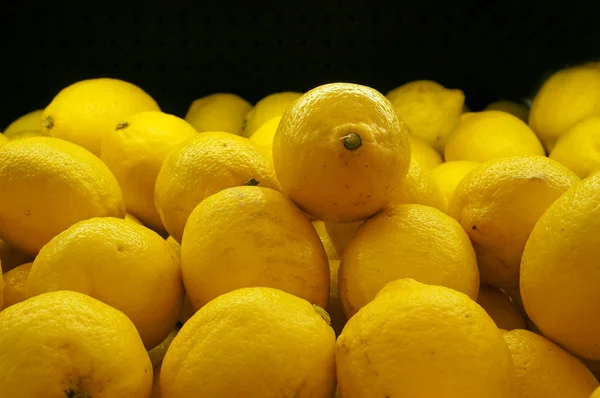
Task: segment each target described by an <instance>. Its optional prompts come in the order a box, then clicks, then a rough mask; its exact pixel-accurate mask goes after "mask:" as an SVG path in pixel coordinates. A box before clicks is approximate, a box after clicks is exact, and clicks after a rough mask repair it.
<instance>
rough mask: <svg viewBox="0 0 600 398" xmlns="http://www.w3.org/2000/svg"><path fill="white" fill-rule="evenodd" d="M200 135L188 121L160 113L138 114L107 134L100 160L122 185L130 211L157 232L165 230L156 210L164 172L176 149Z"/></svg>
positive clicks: (126, 205) (126, 204)
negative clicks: (158, 183) (160, 175)
mask: <svg viewBox="0 0 600 398" xmlns="http://www.w3.org/2000/svg"><path fill="white" fill-rule="evenodd" d="M197 135H198V134H197V132H196V130H194V128H193V127H192V126H191V125H190V124H189V123H188V122H186V121H185V120H183V119H180V118H178V117H176V116H173V115H168V114H166V113H162V112H158V111H151V112H142V113H138V114H136V115H134V116H131V117H129V118H127V119H126V120H123V121H121V122H120V123H119V124H118V125H116V127H115V128H113V129H112V130H110V131H107V132H106V135H105V137H104V140H103V141H102V151H101V154H100V159H102V161H103V162H104V163H106V165H107V166H108V168H109V169H110V170H111V171H112V173H113V174H114V176H115V177H116V179H117V181H118V182H119V185H120V186H121V189H122V190H123V198H124V200H125V207H126V208H127V211H128V212H131V213H132V214H133V215H135V216H136V217H137V218H139V219H140V220H141V221H142V222H143V223H144V224H145V225H148V226H149V227H151V228H152V229H154V230H159V231H161V230H163V226H162V222H161V220H160V216H159V215H158V212H157V210H156V206H154V184H155V182H156V177H157V176H158V173H159V171H160V168H161V166H162V164H163V162H164V160H165V158H166V157H167V155H168V154H169V153H170V152H171V151H172V150H173V149H174V148H175V147H177V146H178V145H180V144H181V143H183V142H185V141H189V140H190V139H192V138H194V137H196V136H197Z"/></svg>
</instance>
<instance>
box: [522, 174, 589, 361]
mask: <svg viewBox="0 0 600 398" xmlns="http://www.w3.org/2000/svg"><path fill="white" fill-rule="evenodd" d="M598 203H600V173H595V174H592V175H591V176H590V177H588V178H586V179H585V180H583V181H582V182H581V183H580V184H577V185H575V186H574V187H573V188H571V189H570V190H569V191H567V193H565V194H564V195H562V196H561V197H560V198H559V199H558V200H557V201H556V202H554V204H553V205H552V206H550V207H549V208H548V210H547V211H546V212H545V213H544V215H543V216H541V217H540V219H539V221H538V223H537V224H536V226H535V228H534V229H533V231H532V232H531V236H530V237H529V240H528V241H527V246H526V247H525V251H524V252H523V260H522V262H521V286H520V288H521V296H522V297H523V304H524V305H525V309H526V310H527V314H528V315H529V317H530V318H531V320H532V321H533V322H534V323H535V324H536V325H537V326H538V327H539V328H540V330H541V331H542V332H543V333H544V335H545V336H547V337H548V338H550V339H552V340H553V341H554V342H556V343H558V344H560V345H561V346H562V347H564V348H566V349H567V350H569V351H570V352H572V353H573V354H575V355H577V356H579V357H583V358H588V359H594V360H599V359H600V313H599V312H598V308H599V307H600V290H598V285H599V284H600V268H599V267H598V257H599V255H600V234H598V233H597V231H599V230H600V206H598Z"/></svg>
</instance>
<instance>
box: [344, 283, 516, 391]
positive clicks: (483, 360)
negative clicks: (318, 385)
mask: <svg viewBox="0 0 600 398" xmlns="http://www.w3.org/2000/svg"><path fill="white" fill-rule="evenodd" d="M337 375H338V383H339V386H340V391H341V395H342V397H344V398H363V397H364V398H370V397H382V398H383V397H436V398H437V397H444V398H483V397H485V398H514V397H515V396H516V395H515V374H514V369H513V365H512V361H511V358H510V353H509V351H508V348H507V347H506V344H505V343H504V340H503V339H502V336H501V333H500V331H499V330H498V328H497V327H496V325H494V322H493V321H492V320H491V319H490V317H489V316H488V315H487V314H486V313H485V311H484V310H483V309H482V308H481V307H480V306H479V305H477V303H476V302H475V301H473V300H471V299H470V298H469V297H468V296H466V295H465V294H463V293H460V292H457V291H455V290H452V289H449V288H446V287H442V286H429V285H424V284H421V283H418V282H415V281H414V280H412V279H401V280H398V281H394V282H391V283H389V284H388V285H387V286H386V287H385V288H384V289H383V290H382V291H381V292H380V293H379V294H378V296H377V298H376V299H375V300H373V301H372V302H371V303H370V304H368V305H367V306H365V307H364V308H363V309H362V310H360V311H359V312H358V313H357V314H356V315H355V316H353V317H352V318H350V320H349V321H348V323H347V324H346V327H345V328H344V331H343V332H342V334H341V336H340V337H339V338H338V341H337Z"/></svg>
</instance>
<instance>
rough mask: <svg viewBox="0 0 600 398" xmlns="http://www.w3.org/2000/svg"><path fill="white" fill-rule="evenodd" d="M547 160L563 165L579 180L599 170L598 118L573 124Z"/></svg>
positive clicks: (599, 121)
mask: <svg viewBox="0 0 600 398" xmlns="http://www.w3.org/2000/svg"><path fill="white" fill-rule="evenodd" d="M549 158H550V159H554V160H556V161H557V162H559V163H562V164H564V165H565V166H567V167H568V168H569V169H571V170H572V171H573V172H574V173H575V174H577V175H578V176H579V177H580V178H585V177H587V176H589V175H590V174H591V173H593V172H595V171H598V170H600V117H596V116H594V117H589V118H587V119H584V120H582V121H580V122H577V123H575V124H574V125H573V126H572V127H571V128H569V129H568V130H567V131H566V132H565V133H564V134H562V135H561V136H560V137H559V138H558V140H557V141H556V144H555V145H554V149H552V152H550V155H549Z"/></svg>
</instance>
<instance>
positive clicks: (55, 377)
mask: <svg viewBox="0 0 600 398" xmlns="http://www.w3.org/2000/svg"><path fill="white" fill-rule="evenodd" d="M0 336H2V338H1V339H0V396H1V397H15V398H16V397H19V398H30V397H31V398H33V397H44V398H66V397H73V398H75V397H77V398H79V397H111V398H133V397H140V398H141V397H148V396H149V395H150V391H151V389H152V364H151V363H150V358H148V354H147V353H146V350H145V349H144V345H143V344H142V341H141V340H140V336H139V335H138V334H137V331H136V330H135V327H134V326H133V324H132V323H131V321H130V320H129V319H128V318H127V317H126V316H125V315H123V313H122V312H120V311H117V310H115V309H114V308H112V307H110V306H108V305H106V304H104V303H102V302H100V301H98V300H95V299H93V298H91V297H89V296H86V295H84V294H81V293H76V292H69V291H62V292H54V293H47V294H43V295H41V296H37V297H33V298H30V299H29V300H26V301H24V302H22V303H19V304H16V305H13V306H12V307H10V308H8V309H6V310H5V311H2V312H0Z"/></svg>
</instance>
